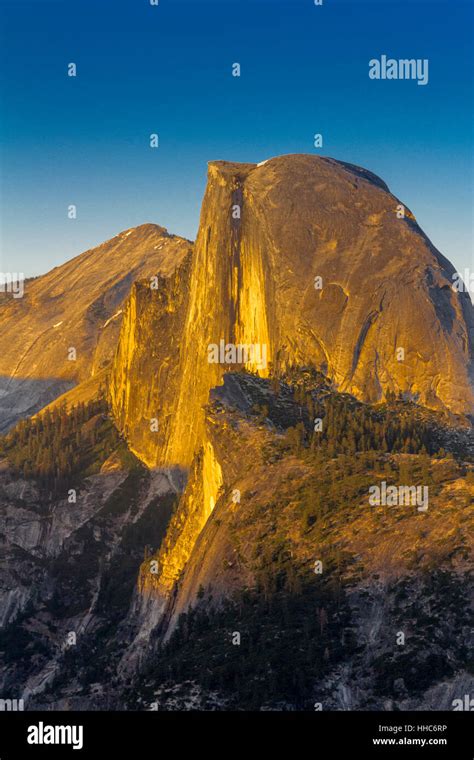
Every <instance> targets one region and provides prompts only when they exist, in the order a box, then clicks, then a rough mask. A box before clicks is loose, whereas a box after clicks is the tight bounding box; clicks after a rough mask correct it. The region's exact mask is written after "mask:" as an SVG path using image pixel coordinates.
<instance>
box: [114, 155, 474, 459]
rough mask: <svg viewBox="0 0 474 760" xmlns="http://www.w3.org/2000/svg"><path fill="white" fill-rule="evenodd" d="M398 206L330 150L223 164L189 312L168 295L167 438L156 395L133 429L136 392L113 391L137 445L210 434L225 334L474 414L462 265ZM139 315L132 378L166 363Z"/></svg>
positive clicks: (129, 358)
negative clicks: (217, 356)
mask: <svg viewBox="0 0 474 760" xmlns="http://www.w3.org/2000/svg"><path fill="white" fill-rule="evenodd" d="M399 203H400V202H399V201H398V200H397V199H396V198H395V197H394V196H393V195H391V194H390V192H389V191H388V188H387V186H386V185H385V184H384V182H383V181H382V180H380V179H379V178H378V177H376V176H375V175H373V174H371V173H370V172H368V171H366V170H365V169H361V168H359V167H354V166H352V165H350V164H345V163H342V162H338V161H335V160H332V159H325V158H319V157H316V156H307V155H290V156H282V157H279V158H274V159H270V160H268V161H266V162H263V163H262V164H259V165H254V164H237V163H228V162H224V161H214V162H211V163H210V164H209V173H208V185H207V190H206V194H205V197H204V201H203V206H202V211H201V221H200V228H199V233H198V237H197V241H196V247H195V255H194V257H193V261H192V264H191V267H190V271H189V279H186V285H185V287H186V290H187V291H188V292H187V293H186V305H185V307H183V304H182V300H183V296H182V295H181V294H180V295H179V296H177V302H178V301H179V308H180V310H181V316H180V317H179V319H176V317H175V315H174V312H175V309H174V308H173V306H172V301H171V302H169V301H168V302H167V303H168V306H167V310H166V313H167V314H171V315H172V316H171V317H170V318H172V319H173V330H174V331H176V330H177V331H179V341H177V343H178V344H179V346H178V345H176V348H174V349H173V350H172V352H171V353H169V352H168V353H167V354H166V357H165V358H166V363H167V364H173V365H174V367H175V370H174V371H173V372H172V375H173V379H171V375H170V374H168V381H169V382H172V390H171V389H170V387H169V386H168V387H167V388H166V389H164V388H163V389H162V390H163V392H164V394H165V395H166V397H167V398H165V399H164V400H163V401H160V403H159V415H160V420H161V421H162V423H163V426H164V427H162V435H161V439H160V442H159V444H157V438H156V437H155V438H153V434H151V433H150V431H149V419H150V418H151V417H154V416H155V415H154V414H152V413H151V412H153V409H154V408H155V409H156V404H155V406H153V404H151V405H150V400H149V398H144V397H145V396H146V394H142V398H141V399H140V398H137V399H136V403H135V404H134V406H133V410H132V412H133V425H132V422H131V420H132V417H130V419H127V408H126V401H125V399H126V394H125V395H124V394H123V393H120V392H117V391H116V390H112V396H113V400H114V410H115V414H116V417H117V419H118V420H119V423H120V424H121V426H122V429H123V430H125V431H126V432H127V435H128V438H129V441H130V443H131V445H132V447H133V448H134V450H135V451H136V452H137V454H138V455H139V456H140V452H142V458H143V459H144V460H145V461H146V462H147V463H148V464H158V463H169V464H177V465H184V466H188V465H189V464H190V462H191V460H192V456H193V453H194V452H195V450H196V447H197V446H200V445H201V444H202V443H203V441H204V439H205V436H204V433H203V412H202V407H203V405H204V404H205V403H206V402H207V398H208V394H209V390H210V388H212V387H214V386H216V385H218V384H219V383H220V382H221V379H222V375H223V373H224V372H225V371H229V369H232V367H229V365H228V364H227V365H222V364H210V363H209V362H208V346H209V344H218V343H219V341H220V340H221V339H223V340H224V341H226V342H229V343H234V344H237V345H238V344H257V345H260V346H263V345H265V347H266V352H267V362H268V363H271V364H272V365H274V366H275V367H278V368H281V369H285V368H287V367H288V366H291V365H293V364H303V365H310V364H312V365H313V366H314V367H316V368H318V369H320V370H322V371H323V372H324V373H325V374H327V375H328V376H329V377H330V378H331V379H332V380H333V382H334V384H335V386H336V387H337V389H338V390H340V391H345V392H349V393H351V394H353V395H355V396H356V397H358V398H360V399H362V400H366V401H371V402H375V401H379V400H383V399H384V398H385V396H386V393H387V392H388V391H394V392H399V391H402V392H403V393H405V394H406V395H407V396H408V397H409V398H413V399H415V400H417V401H418V402H419V403H421V404H424V405H426V406H428V407H432V408H436V409H440V410H450V411H452V412H454V413H461V414H466V413H467V414H469V413H472V412H473V411H474V396H473V388H472V382H471V379H472V345H473V343H472V336H473V330H474V319H473V308H472V305H471V302H470V299H469V296H468V295H467V294H466V293H456V292H454V291H453V290H452V287H451V286H452V274H453V273H454V269H453V267H452V266H451V264H450V263H449V262H448V261H447V260H446V259H445V258H444V257H443V256H441V254H440V253H439V252H438V251H436V249H435V248H434V247H433V246H432V245H431V243H430V242H429V240H428V239H427V238H426V236H425V235H424V233H423V232H422V230H421V229H420V228H419V227H418V225H417V224H416V221H415V220H414V218H413V215H412V214H411V212H410V211H409V210H408V209H406V210H405V216H404V218H398V216H397V210H398V209H399ZM239 214H240V218H239ZM315 278H321V280H317V279H315ZM319 285H320V287H318V286H319ZM144 298H145V296H144ZM138 311H139V312H140V315H141V317H140V320H141V321H140V323H133V320H132V319H128V320H127V322H126V323H124V328H123V330H122V336H121V348H120V350H119V353H118V355H117V360H118V363H117V361H116V365H115V368H114V373H115V376H116V377H117V376H121V380H120V383H121V384H122V386H123V385H124V383H127V382H128V383H129V384H130V385H132V386H133V384H134V383H137V382H138V381H140V383H143V381H144V379H145V378H146V377H147V378H148V379H150V378H151V377H153V376H155V375H156V373H157V372H158V371H161V370H160V363H162V361H163V355H161V357H160V356H157V355H155V352H154V351H153V350H150V352H149V357H148V362H147V369H145V368H144V366H143V362H142V361H141V360H140V361H139V362H138V361H137V348H136V347H137V346H140V345H143V336H144V335H145V334H148V332H147V327H146V315H145V314H144V312H143V309H142V308H141V307H140V306H139V307H138ZM132 334H133V339H132V338H131V335H132ZM139 353H140V356H141V354H142V353H143V351H142V350H141V351H139ZM142 358H143V357H142ZM241 366H242V365H238V364H236V365H235V368H236V369H238V368H239V367H241ZM246 366H247V368H248V369H251V370H253V371H256V372H257V373H258V374H260V375H263V376H264V375H266V374H267V372H268V366H267V368H262V367H261V366H258V365H257V364H256V363H255V361H254V362H252V361H251V360H250V361H247V362H246ZM124 367H126V371H127V375H128V379H126V380H125V379H124V377H123V373H124ZM144 373H145V374H144ZM157 393H158V395H160V392H159V389H157ZM137 419H141V420H142V423H141V427H140V426H137V424H136V420H137ZM170 420H171V421H172V424H171V423H169V421H170ZM132 428H133V429H132Z"/></svg>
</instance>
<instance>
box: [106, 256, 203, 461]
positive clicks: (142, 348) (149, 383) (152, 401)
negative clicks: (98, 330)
mask: <svg viewBox="0 0 474 760" xmlns="http://www.w3.org/2000/svg"><path fill="white" fill-rule="evenodd" d="M190 265H191V254H189V255H188V256H187V257H186V258H185V259H184V261H183V262H182V264H181V265H180V266H179V267H178V268H177V269H176V270H175V272H174V273H173V274H172V275H171V276H169V277H167V278H166V277H160V278H159V280H158V281H157V282H156V281H155V282H154V283H153V285H154V287H151V282H150V280H143V281H138V282H136V283H135V284H134V285H133V288H132V291H131V294H130V298H129V299H128V302H127V304H126V307H125V310H124V315H123V320H122V328H121V333H120V340H119V343H118V347H117V352H116V355H115V360H114V364H113V368H112V372H111V378H110V383H109V396H110V401H111V405H112V409H113V412H114V415H115V419H116V422H117V425H118V427H119V429H120V430H121V431H122V432H123V434H124V435H125V437H126V438H127V440H128V442H129V446H130V448H131V449H132V450H133V451H134V452H135V453H136V454H137V456H138V457H139V458H140V459H141V460H142V461H143V462H145V463H146V464H147V465H149V466H150V467H153V466H155V465H156V463H157V462H159V461H161V462H163V463H164V462H165V457H164V452H165V451H166V447H167V444H168V441H169V439H170V437H171V435H172V429H173V420H174V417H175V415H176V392H177V388H178V387H179V383H180V374H179V373H180V353H181V344H180V343H181V338H182V335H183V330H184V322H185V319H186V312H187V308H188V301H189V269H190ZM182 412H183V414H185V415H186V408H183V409H182Z"/></svg>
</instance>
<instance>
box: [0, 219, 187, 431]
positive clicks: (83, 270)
mask: <svg viewBox="0 0 474 760" xmlns="http://www.w3.org/2000/svg"><path fill="white" fill-rule="evenodd" d="M190 249H191V244H190V243H189V242H188V241H187V240H184V239H183V238H179V237H175V236H173V235H169V234H168V232H167V231H166V229H164V227H159V226H158V225H156V224H144V225H141V226H139V227H136V228H133V229H130V230H127V231H125V232H122V233H120V234H119V235H117V236H116V237H114V238H112V239H111V240H108V241H106V242H105V243H103V244H102V245H100V246H98V247H97V248H92V249H91V250H89V251H86V252H85V253H83V254H81V255H80V256H77V257H76V258H74V259H72V261H69V262H67V263H66V264H64V265H62V266H60V267H56V268H55V269H53V270H52V271H51V272H48V274H46V275H43V276H41V277H38V278H36V279H34V280H29V281H27V282H26V283H25V295H24V297H23V298H19V299H13V298H11V297H10V298H8V299H6V298H4V299H3V300H2V303H1V305H0V324H1V328H2V329H1V331H0V431H2V430H6V429H7V428H8V427H10V426H11V425H12V424H14V423H15V422H16V421H17V420H18V419H19V418H20V417H24V416H27V415H29V414H33V413H34V412H36V411H37V410H38V409H40V408H42V407H44V406H45V405H46V404H48V403H49V402H50V401H52V400H53V399H54V398H56V397H57V396H58V395H60V394H61V393H64V392H65V391H67V390H68V388H71V387H72V386H73V385H75V384H77V383H78V382H81V381H84V380H86V379H87V378H89V377H91V376H94V375H96V374H98V373H99V372H100V370H101V369H102V368H104V367H105V366H107V365H108V364H109V363H110V361H111V359H112V357H113V354H114V351H115V347H116V344H117V338H118V335H119V330H120V324H121V320H122V306H123V302H124V301H125V300H126V298H127V297H128V295H129V293H130V288H131V286H132V283H133V282H134V280H136V279H137V278H138V277H150V276H152V275H156V274H158V273H160V274H162V275H163V276H168V275H169V274H170V273H171V272H173V271H174V269H175V268H176V266H177V265H178V264H179V263H180V262H181V261H182V259H183V258H184V256H185V255H186V254H187V253H188V252H189V250H190ZM70 347H74V348H75V349H76V353H77V359H76V361H70V360H68V350H69V348H70Z"/></svg>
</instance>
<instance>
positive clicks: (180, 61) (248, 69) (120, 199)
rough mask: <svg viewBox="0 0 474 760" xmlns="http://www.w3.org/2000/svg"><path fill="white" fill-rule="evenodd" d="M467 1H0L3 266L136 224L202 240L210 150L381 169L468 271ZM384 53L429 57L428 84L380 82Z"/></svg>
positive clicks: (42, 267)
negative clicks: (154, 139)
mask: <svg viewBox="0 0 474 760" xmlns="http://www.w3.org/2000/svg"><path fill="white" fill-rule="evenodd" d="M473 7H474V5H473V3H471V2H470V1H469V0H431V2H428V0H424V1H423V2H417V1H416V0H409V1H408V0H407V1H405V0H397V1H396V2H390V1H389V0H371V1H364V0H361V1H360V2H359V1H358V0H350V2H344V1H343V0H323V6H322V7H317V6H315V5H314V0H219V1H217V0H214V1H210V0H192V1H190V0H187V1H186V0H160V2H159V5H158V6H157V7H154V6H151V5H150V4H149V0H81V2H75V0H30V1H29V2H27V1H26V0H0V64H1V65H0V68H1V82H0V146H1V147H0V169H1V185H0V192H1V195H0V204H1V205H0V220H1V230H0V242H1V258H0V266H1V268H2V271H15V272H18V271H21V272H24V273H25V274H27V275H32V274H39V273H42V272H45V271H47V270H49V269H51V268H52V267H53V266H55V265H57V264H60V263H62V262H63V261H66V260H67V259H69V258H71V257H72V256H74V255H76V254H78V253H80V252H82V251H83V250H85V249H87V248H89V247H91V246H94V245H97V244H99V243H101V242H103V241H104V240H106V239H108V238H110V237H112V236H113V235H115V234H117V233H118V232H120V231H121V230H123V229H126V228H128V227H132V226H136V225H138V224H141V223H143V222H156V223H158V224H162V225H164V226H166V227H167V228H168V229H169V231H170V232H175V233H177V234H182V235H184V236H185V237H188V238H191V239H194V237H195V235H196V230H197V225H198V221H199V211H200V203H201V199H202V194H203V191H204V188H205V182H206V171H207V167H206V163H207V161H209V160H213V159H228V160H235V161H257V162H258V161H262V160H264V159H266V158H268V157H270V156H275V155H279V154H283V153H318V154H321V155H327V156H332V157H333V158H337V159H341V160H344V161H349V162H351V163H356V164H359V165H361V166H365V167H366V168H368V169H370V170H372V171H374V172H376V173H377V174H379V175H380V176H381V177H383V179H384V180H385V181H386V182H387V184H388V185H389V187H390V189H391V190H392V192H394V193H395V194H396V195H397V196H398V197H400V198H401V200H402V201H403V202H405V203H406V204H407V206H409V207H410V208H411V209H412V211H413V212H414V213H415V215H416V217H417V219H418V221H419V223H420V224H421V226H422V227H423V228H424V230H425V232H426V233H427V234H428V236H429V237H430V238H431V240H432V241H433V243H434V244H435V245H436V246H437V247H438V248H439V249H440V250H441V251H442V252H443V253H444V254H445V255H446V256H448V258H450V259H451V260H452V261H453V263H454V264H455V266H456V267H457V268H458V269H459V270H462V269H463V268H464V267H472V266H473V219H472V208H473V199H474V192H473V187H474V181H473V178H474V171H473V155H472V146H473V139H472V138H473V134H472V130H473V118H472V117H473V105H472V104H473V94H474V93H473V69H474V67H473V53H472V42H471V38H472V32H473ZM382 54H386V55H388V56H391V57H393V58H397V59H398V58H428V59H429V83H428V85H426V86H419V85H417V83H416V82H415V81H372V80H370V79H369V77H368V62H369V60H370V59H372V58H377V57H380V55H382ZM70 62H75V63H76V64H77V77H76V78H72V77H68V76H67V65H68V63H70ZM234 62H239V63H240V64H241V76H240V78H237V77H233V76H232V75H231V68H232V64H233V63H234ZM316 132H320V133H322V134H323V139H324V145H323V149H322V150H321V149H315V148H314V146H313V135H314V134H315V133H316ZM151 133H158V134H159V139H160V147H159V148H158V149H156V150H153V149H151V148H150V147H149V135H150V134H151ZM69 204H76V206H77V214H78V217H77V219H76V220H69V219H68V218H67V207H68V205H69Z"/></svg>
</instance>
